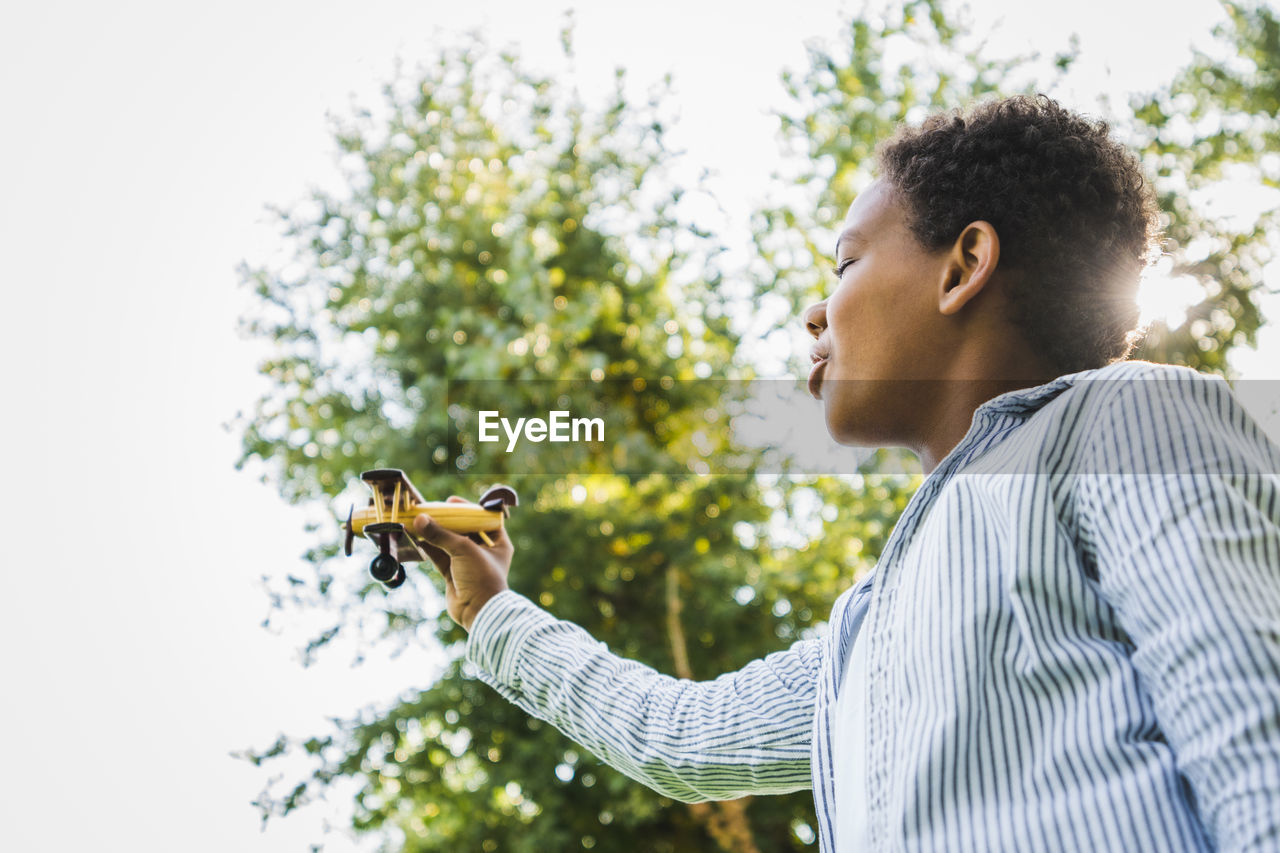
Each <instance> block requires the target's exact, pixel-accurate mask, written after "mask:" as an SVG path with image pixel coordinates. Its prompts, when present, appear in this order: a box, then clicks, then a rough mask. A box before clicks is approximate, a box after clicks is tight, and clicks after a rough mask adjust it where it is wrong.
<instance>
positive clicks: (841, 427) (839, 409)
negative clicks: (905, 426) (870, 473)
mask: <svg viewBox="0 0 1280 853" xmlns="http://www.w3.org/2000/svg"><path fill="white" fill-rule="evenodd" d="M823 390H826V389H823ZM832 396H833V397H835V396H836V395H832ZM878 411H882V407H878V406H872V405H860V404H858V403H855V402H854V401H852V400H840V399H832V398H828V397H825V396H824V397H823V415H824V418H825V420H826V425H827V434H828V435H830V436H831V438H832V440H833V441H835V443H836V444H840V445H844V446H845V447H887V446H889V445H891V444H894V439H893V436H892V433H893V432H894V431H893V430H892V429H890V427H889V424H886V423H881V422H877V421H876V419H875V417H874V414H875V413H876V412H878Z"/></svg>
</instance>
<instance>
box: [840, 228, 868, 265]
mask: <svg viewBox="0 0 1280 853" xmlns="http://www.w3.org/2000/svg"><path fill="white" fill-rule="evenodd" d="M864 239H865V238H864V237H863V234H862V232H861V231H859V230H858V229H857V228H847V229H845V230H844V231H841V232H840V236H839V237H838V238H836V253H835V257H837V258H838V257H840V247H841V246H842V245H843V244H844V243H845V242H846V241H848V242H852V243H860V242H863V240H864Z"/></svg>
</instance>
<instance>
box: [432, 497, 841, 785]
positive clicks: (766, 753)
mask: <svg viewBox="0 0 1280 853" xmlns="http://www.w3.org/2000/svg"><path fill="white" fill-rule="evenodd" d="M415 532H416V533H417V535H418V536H419V537H420V538H421V539H423V540H425V541H426V542H428V543H430V546H431V549H430V550H431V557H432V560H433V562H435V564H436V566H437V568H439V569H440V571H441V573H442V574H443V575H444V576H445V585H446V591H445V594H446V601H447V604H448V607H449V614H450V616H452V617H453V618H454V620H455V621H457V622H458V623H459V624H460V625H462V626H463V627H464V628H466V629H467V630H468V631H470V632H471V637H470V640H469V641H468V645H467V658H468V659H469V660H470V661H471V662H472V663H474V664H475V665H476V666H477V667H478V668H479V670H480V674H481V678H483V679H484V681H485V682H487V683H488V684H490V685H491V686H492V687H493V688H494V689H495V690H497V691H498V692H499V693H501V694H502V695H503V696H505V697H506V698H507V699H509V700H510V701H511V702H513V703H515V704H516V705H519V706H520V707H521V708H523V709H524V710H525V711H527V712H528V713H530V714H532V715H533V716H536V717H539V718H541V719H543V720H546V721H548V722H550V723H552V724H553V725H555V726H556V727H557V728H559V729H560V730H561V731H563V732H564V733H565V734H567V735H568V736H569V737H571V738H573V739H574V740H575V741H577V742H578V743H580V744H582V745H583V746H584V747H586V748H587V749H589V750H591V751H592V752H593V753H595V754H596V755H597V756H599V757H600V758H601V759H602V760H604V761H605V762H607V763H608V764H610V765H611V766H613V767H615V768H616V769H618V770H619V771H621V772H622V773H625V774H626V775H628V776H630V777H631V778H633V779H636V780H638V781H640V782H643V783H644V784H646V785H648V786H649V787H651V788H653V789H655V790H657V791H659V792H660V793H663V794H665V795H666V796H669V797H672V798H674V799H677V800H681V801H684V802H699V801H704V800H722V799H733V798H736V797H741V796H744V795H747V794H776V793H785V792H788V791H796V790H800V789H803V788H808V787H809V785H810V776H809V766H810V764H809V754H810V743H811V733H812V727H813V716H814V698H815V696H816V692H817V691H816V683H817V676H818V669H819V666H820V661H821V655H822V653H823V652H822V649H823V645H824V644H823V642H822V641H821V640H804V641H801V642H798V643H796V644H795V645H793V646H792V647H791V648H790V649H788V650H786V651H782V652H777V653H775V654H772V655H769V656H768V657H765V658H763V659H762V660H757V661H753V662H752V663H750V664H748V665H747V666H746V667H744V668H743V669H741V670H739V671H738V672H734V673H730V674H727V675H722V676H721V677H719V678H717V679H715V680H714V681H706V682H693V681H689V680H685V679H676V678H671V677H669V676H665V675H662V674H660V673H658V672H656V671H655V670H653V669H651V668H649V667H647V666H644V665H643V664H639V663H636V662H634V661H629V660H625V659H623V658H620V657H618V656H616V655H613V654H611V653H610V652H609V650H608V649H607V647H605V645H604V644H603V643H600V642H597V641H596V640H594V639H593V638H592V637H590V636H589V635H588V634H587V633H586V632H585V631H583V630H582V629H581V628H579V627H578V626H576V625H574V624H572V623H569V622H563V621H560V620H557V619H555V618H554V617H553V616H551V615H550V614H548V613H547V612H545V611H544V610H542V609H541V608H539V607H537V606H536V605H534V604H533V603H532V602H530V601H528V600H527V599H525V598H524V597H522V596H520V595H518V594H516V593H514V592H512V591H510V590H508V589H507V585H506V577H507V570H508V568H509V566H510V562H511V556H512V551H513V549H512V546H511V542H510V540H509V539H508V537H507V534H506V531H500V534H501V535H500V536H498V537H495V539H494V547H493V548H489V547H486V546H483V545H479V544H478V543H476V542H473V541H472V540H470V539H468V538H467V537H465V536H460V535H458V534H454V533H451V532H449V531H447V530H444V529H442V528H440V527H439V526H438V525H435V524H434V523H433V522H428V521H426V520H425V519H420V520H419V523H418V524H417V526H416V528H415Z"/></svg>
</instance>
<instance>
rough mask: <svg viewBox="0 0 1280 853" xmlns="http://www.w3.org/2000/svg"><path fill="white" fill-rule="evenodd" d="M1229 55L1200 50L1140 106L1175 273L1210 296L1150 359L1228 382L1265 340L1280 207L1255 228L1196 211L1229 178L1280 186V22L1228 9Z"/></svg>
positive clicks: (1139, 130) (1224, 32)
mask: <svg viewBox="0 0 1280 853" xmlns="http://www.w3.org/2000/svg"><path fill="white" fill-rule="evenodd" d="M1224 7H1225V8H1226V11H1227V14H1228V17H1227V22H1226V23H1224V24H1223V25H1221V26H1219V27H1218V29H1217V30H1216V32H1215V35H1216V36H1217V44H1216V47H1217V48H1218V50H1217V51H1215V52H1216V53H1218V54H1220V55H1219V56H1211V55H1208V54H1206V53H1197V54H1196V56H1195V58H1194V60H1193V62H1192V63H1191V64H1190V65H1189V66H1188V67H1187V68H1186V69H1185V70H1184V71H1183V72H1182V73H1181V74H1179V75H1178V77H1177V79H1175V80H1174V81H1173V84H1172V85H1171V86H1170V87H1169V88H1168V89H1166V90H1164V91H1161V92H1158V93H1155V94H1152V95H1149V96H1147V97H1142V98H1134V100H1133V102H1132V104H1131V106H1132V108H1133V112H1134V122H1133V124H1134V130H1135V135H1136V137H1137V139H1138V140H1139V143H1140V145H1141V147H1142V153H1143V158H1144V162H1145V164H1146V167H1147V171H1148V173H1149V174H1151V175H1152V176H1153V178H1154V180H1155V187H1156V192H1157V194H1158V197H1159V200H1160V207H1161V210H1162V211H1163V212H1164V222H1165V232H1166V239H1165V244H1164V247H1163V248H1164V251H1165V252H1166V253H1168V255H1169V261H1170V263H1169V264H1168V266H1169V275H1170V276H1183V275H1185V276H1191V277H1192V278H1194V279H1195V280H1196V282H1198V283H1199V284H1200V286H1201V287H1202V288H1203V289H1204V298H1203V300H1202V301H1201V302H1200V303H1199V304H1198V305H1195V306H1193V307H1192V308H1191V309H1189V310H1188V311H1187V316H1186V321H1185V322H1184V323H1182V325H1181V326H1179V327H1178V328H1176V329H1169V328H1166V327H1165V326H1164V324H1163V323H1157V324H1155V325H1154V326H1153V327H1152V329H1151V331H1150V333H1149V335H1148V337H1147V340H1146V341H1145V342H1144V344H1143V346H1142V349H1141V351H1140V352H1139V353H1138V355H1139V356H1140V357H1145V358H1150V359H1152V360H1154V361H1164V362H1170V363H1174V364H1187V365H1190V366H1192V367H1195V368H1197V369H1200V370H1207V371H1212V372H1216V373H1227V372H1228V366H1227V360H1226V356H1227V353H1228V352H1229V351H1230V350H1231V348H1232V347H1233V346H1239V345H1242V344H1247V345H1253V344H1254V343H1256V338H1257V331H1258V328H1259V327H1260V326H1261V324H1262V320H1263V318H1262V315H1261V313H1260V312H1259V310H1258V306H1257V301H1256V297H1257V296H1258V294H1259V292H1260V288H1261V287H1262V268H1263V267H1264V266H1265V265H1266V264H1267V263H1268V262H1269V261H1270V260H1271V259H1272V257H1273V256H1274V252H1275V235H1276V233H1277V218H1276V216H1277V211H1276V208H1277V199H1276V198H1272V199H1271V208H1270V209H1269V210H1264V211H1263V212H1262V214H1261V215H1260V216H1258V217H1257V218H1256V219H1255V220H1254V221H1252V222H1243V223H1242V222H1238V221H1232V219H1233V218H1232V217H1231V216H1230V214H1231V213H1232V212H1234V211H1233V210H1231V209H1228V210H1227V211H1225V212H1222V211H1214V210H1212V209H1208V208H1207V207H1206V206H1205V205H1203V204H1198V203H1197V198H1198V197H1204V196H1205V195H1209V196H1210V197H1212V193H1213V191H1214V189H1215V186H1218V187H1220V186H1221V183H1222V182H1223V181H1224V180H1226V179H1230V180H1232V181H1233V182H1236V183H1237V185H1244V186H1250V185H1252V186H1255V187H1256V186H1258V185H1262V186H1266V187H1271V188H1272V189H1280V119H1277V115H1280V21H1278V20H1277V17H1276V12H1275V10H1274V9H1271V8H1268V7H1267V6H1262V5H1260V6H1256V7H1248V6H1243V5H1239V4H1234V3H1225V4H1224Z"/></svg>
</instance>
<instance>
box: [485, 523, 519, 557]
mask: <svg viewBox="0 0 1280 853" xmlns="http://www.w3.org/2000/svg"><path fill="white" fill-rule="evenodd" d="M488 536H489V540H490V541H491V542H493V546H492V548H493V551H494V552H495V553H497V554H501V555H503V556H508V557H509V556H511V555H512V554H514V553H515V547H514V546H513V545H512V544H511V537H510V536H508V535H507V528H506V527H505V526H503V527H499V528H498V529H497V530H490V531H489V533H488Z"/></svg>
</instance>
